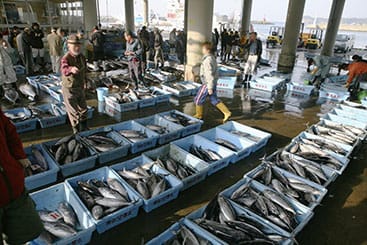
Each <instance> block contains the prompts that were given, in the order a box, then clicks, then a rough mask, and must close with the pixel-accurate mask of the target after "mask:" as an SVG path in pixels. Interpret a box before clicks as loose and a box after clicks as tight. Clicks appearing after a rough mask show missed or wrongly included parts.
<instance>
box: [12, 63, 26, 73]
mask: <svg viewBox="0 0 367 245" xmlns="http://www.w3.org/2000/svg"><path fill="white" fill-rule="evenodd" d="M13 67H14V70H15V74H17V75H24V74H25V67H24V66H22V65H15V66H13Z"/></svg>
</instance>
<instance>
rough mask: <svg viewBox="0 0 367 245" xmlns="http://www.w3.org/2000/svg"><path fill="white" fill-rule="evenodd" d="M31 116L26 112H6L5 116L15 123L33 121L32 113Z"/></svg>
mask: <svg viewBox="0 0 367 245" xmlns="http://www.w3.org/2000/svg"><path fill="white" fill-rule="evenodd" d="M29 114H30V115H27V114H26V113H25V112H24V111H20V112H18V113H11V112H9V111H6V112H4V115H5V116H6V117H8V118H9V119H10V120H11V121H12V122H13V123H18V122H24V121H26V120H28V119H31V118H32V115H31V113H29Z"/></svg>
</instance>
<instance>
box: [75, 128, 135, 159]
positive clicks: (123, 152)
mask: <svg viewBox="0 0 367 245" xmlns="http://www.w3.org/2000/svg"><path fill="white" fill-rule="evenodd" d="M100 132H109V133H108V134H107V135H106V136H107V137H109V138H111V139H113V141H115V142H116V143H117V144H118V145H119V146H118V147H116V148H115V149H113V150H110V151H108V152H98V151H97V150H96V149H95V148H94V147H93V146H92V145H89V144H88V143H87V142H86V141H84V142H85V143H86V144H88V146H89V147H90V148H92V149H93V151H94V152H95V153H96V154H97V156H98V162H99V164H105V163H107V162H112V161H114V160H117V159H119V158H122V157H125V156H127V153H128V151H129V148H130V144H129V142H128V141H127V140H125V139H124V138H122V137H121V136H120V135H119V134H118V133H117V132H115V131H111V130H110V129H107V128H98V129H94V130H89V131H84V132H81V133H79V136H80V137H81V138H82V139H83V138H84V137H88V136H90V135H92V134H95V133H100Z"/></svg>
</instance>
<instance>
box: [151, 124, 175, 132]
mask: <svg viewBox="0 0 367 245" xmlns="http://www.w3.org/2000/svg"><path fill="white" fill-rule="evenodd" d="M145 127H146V128H148V129H150V130H152V131H154V132H156V133H157V134H168V133H169V132H170V131H169V129H168V128H167V127H164V126H161V125H158V124H148V125H145Z"/></svg>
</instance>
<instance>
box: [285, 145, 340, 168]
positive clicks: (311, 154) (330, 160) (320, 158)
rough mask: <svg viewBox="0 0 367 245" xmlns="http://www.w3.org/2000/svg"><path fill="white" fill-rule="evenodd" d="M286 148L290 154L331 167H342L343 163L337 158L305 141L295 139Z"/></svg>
mask: <svg viewBox="0 0 367 245" xmlns="http://www.w3.org/2000/svg"><path fill="white" fill-rule="evenodd" d="M287 150H288V151H289V152H290V153H292V154H296V155H298V156H301V157H303V158H305V159H307V160H310V161H313V162H317V163H319V164H323V165H326V166H328V167H329V168H332V169H336V170H340V169H341V168H342V167H343V163H341V162H340V161H339V160H338V159H337V158H335V157H334V156H332V155H331V154H329V153H327V152H325V151H323V150H321V149H320V148H319V147H318V146H315V145H314V144H310V143H309V142H307V141H303V140H302V141H296V142H294V144H293V145H291V146H290V147H289V149H287Z"/></svg>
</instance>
